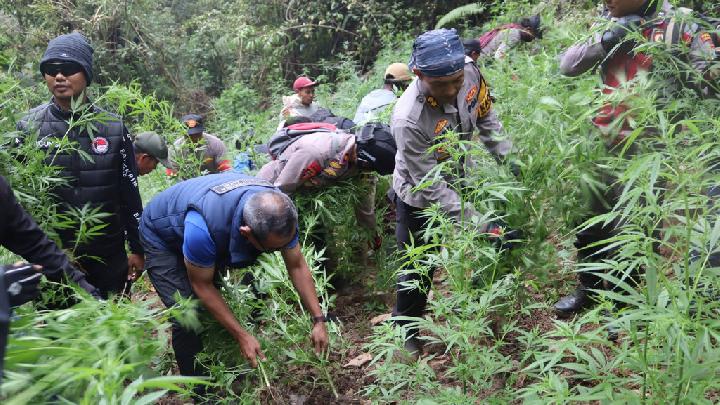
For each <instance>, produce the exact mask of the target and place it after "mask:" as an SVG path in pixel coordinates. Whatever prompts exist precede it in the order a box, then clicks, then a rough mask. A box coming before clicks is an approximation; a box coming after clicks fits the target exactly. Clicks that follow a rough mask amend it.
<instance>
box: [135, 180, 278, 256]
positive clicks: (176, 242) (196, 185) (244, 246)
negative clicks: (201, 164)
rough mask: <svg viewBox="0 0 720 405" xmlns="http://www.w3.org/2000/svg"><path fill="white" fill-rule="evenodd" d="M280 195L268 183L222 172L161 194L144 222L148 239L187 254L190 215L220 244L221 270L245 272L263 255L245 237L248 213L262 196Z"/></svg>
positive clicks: (145, 216) (175, 186) (157, 244)
mask: <svg viewBox="0 0 720 405" xmlns="http://www.w3.org/2000/svg"><path fill="white" fill-rule="evenodd" d="M265 190H277V189H276V188H275V187H273V186H272V184H270V183H268V182H267V181H265V180H261V179H256V178H254V177H250V176H247V175H244V174H240V173H232V172H226V173H218V174H210V175H207V176H202V177H196V178H193V179H190V180H186V181H183V182H181V183H178V184H176V185H174V186H172V187H170V188H168V189H167V190H165V191H163V192H161V193H160V194H158V195H157V196H155V198H153V199H152V201H150V203H149V204H148V205H147V206H146V207H145V210H144V211H143V215H142V219H141V220H140V233H141V234H142V237H143V239H145V240H146V241H147V242H149V243H150V244H152V245H155V246H164V248H165V249H167V250H168V251H171V252H175V253H177V254H182V244H183V237H184V232H185V214H186V213H187V212H188V210H190V209H193V210H195V211H197V212H199V213H200V215H202V217H203V218H204V219H205V223H206V224H207V226H208V230H209V231H210V236H211V237H212V239H213V242H215V248H216V261H215V264H216V266H218V267H224V266H226V265H230V266H232V267H243V266H247V265H250V264H252V263H253V262H254V261H255V258H256V257H257V256H258V255H259V254H260V253H261V252H259V251H258V250H257V249H255V247H254V246H253V245H252V244H251V243H250V242H249V241H248V240H247V239H245V237H243V236H242V235H241V234H240V226H242V224H243V219H242V218H243V208H244V206H245V203H246V202H247V200H248V198H249V197H250V196H251V195H253V194H255V193H257V192H260V191H265Z"/></svg>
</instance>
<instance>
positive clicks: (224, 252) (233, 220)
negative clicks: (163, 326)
mask: <svg viewBox="0 0 720 405" xmlns="http://www.w3.org/2000/svg"><path fill="white" fill-rule="evenodd" d="M297 226H298V219H297V211H296V210H295V206H294V205H293V203H292V201H291V200H290V198H289V197H288V196H287V195H285V194H283V193H282V192H280V191H279V190H278V189H276V188H275V187H273V186H272V184H270V183H268V182H266V181H265V180H261V179H256V178H253V177H249V176H246V175H243V174H239V173H230V172H229V173H221V174H214V175H208V176H203V177H197V178H194V179H191V180H187V181H184V182H181V183H178V184H176V185H174V186H172V187H170V188H169V189H167V190H165V191H163V192H162V193H160V194H158V195H157V196H155V198H153V199H152V201H150V203H149V204H148V205H147V207H146V208H145V212H144V213H143V216H142V219H141V221H140V232H141V236H142V242H143V245H144V246H145V249H146V259H147V260H146V270H147V272H148V276H149V277H150V281H151V282H152V284H153V286H155V290H156V291H157V293H158V295H159V296H160V299H161V300H162V302H163V303H164V304H165V305H166V306H167V307H171V306H173V305H175V299H176V298H175V296H176V294H179V296H180V297H183V298H187V297H196V298H198V299H199V300H200V302H201V303H202V304H203V306H204V307H205V308H206V309H207V310H208V311H209V312H210V314H212V315H213V317H215V319H217V321H218V322H219V323H220V324H221V325H222V326H223V327H224V328H225V329H227V331H228V332H229V333H230V334H231V335H232V337H233V338H234V339H235V340H236V341H237V343H238V345H239V346H240V351H241V352H242V354H243V356H245V358H246V359H247V361H248V362H249V363H250V364H251V365H252V366H253V367H256V366H257V358H258V357H259V358H260V359H264V356H263V353H262V350H261V348H260V343H259V342H258V341H257V339H255V337H253V336H252V335H250V333H248V332H247V331H246V330H245V329H243V327H242V326H241V325H240V322H238V320H237V319H236V318H235V316H234V315H233V313H232V312H231V311H230V308H229V307H228V305H227V303H226V302H225V301H224V300H223V298H222V295H221V294H220V291H219V290H218V288H217V287H216V286H215V283H214V279H215V277H216V276H217V272H218V271H221V270H223V269H224V268H225V267H232V268H242V267H247V266H250V265H252V264H253V263H255V261H256V259H257V257H258V256H259V255H260V254H262V253H267V252H274V251H280V253H281V254H282V257H283V260H284V261H285V266H286V268H287V271H288V273H289V275H290V279H291V280H292V283H293V285H294V286H295V288H296V290H297V292H298V294H299V295H300V298H301V300H302V302H303V305H304V306H305V308H306V309H307V310H308V312H310V314H311V316H312V322H313V327H312V332H311V335H310V338H311V340H312V342H313V344H314V347H315V350H316V352H317V353H321V352H323V351H325V350H326V349H327V345H328V335H327V330H326V328H325V324H324V322H325V317H324V316H323V314H322V312H321V309H320V304H319V303H318V299H317V295H316V290H315V284H314V282H313V279H312V275H311V273H310V269H309V268H308V265H307V263H306V262H305V258H304V257H303V255H302V253H301V252H300V246H299V244H298V235H297ZM172 346H173V350H174V351H175V357H176V359H177V362H178V367H179V368H180V372H181V373H182V374H183V375H204V374H205V370H204V369H202V367H199V366H198V365H197V364H195V359H196V356H197V354H198V353H199V352H200V351H201V350H202V341H201V339H200V336H199V335H198V334H197V333H196V332H195V331H193V330H191V329H188V328H184V327H183V326H181V325H180V324H179V323H178V322H177V321H174V322H173V326H172Z"/></svg>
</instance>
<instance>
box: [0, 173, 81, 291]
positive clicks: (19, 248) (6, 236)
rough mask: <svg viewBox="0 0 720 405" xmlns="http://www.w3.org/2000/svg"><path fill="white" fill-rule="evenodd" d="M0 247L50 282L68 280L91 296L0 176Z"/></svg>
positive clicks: (58, 249) (73, 270)
mask: <svg viewBox="0 0 720 405" xmlns="http://www.w3.org/2000/svg"><path fill="white" fill-rule="evenodd" d="M0 245H2V246H3V247H4V248H6V249H7V250H9V251H11V252H13V253H15V254H16V255H18V256H21V257H22V258H23V259H25V260H27V261H28V262H30V263H33V264H39V265H40V266H43V271H42V272H43V274H44V275H45V277H47V278H48V279H49V280H51V281H55V282H63V281H65V280H70V281H72V282H74V283H77V284H78V285H80V287H82V288H83V289H84V290H86V291H88V292H90V293H91V294H94V293H95V287H93V286H92V285H90V284H89V283H88V282H87V281H86V280H85V275H84V274H83V273H82V272H81V271H79V270H77V269H76V268H75V267H73V266H72V265H71V264H70V262H69V261H68V257H67V256H66V255H65V253H63V251H62V250H60V248H58V246H57V245H56V244H55V242H53V241H52V240H50V239H49V238H48V237H47V235H45V232H43V231H42V229H40V227H38V225H37V224H36V223H35V221H34V220H33V219H32V217H30V215H29V214H28V213H27V212H26V211H25V210H24V209H23V208H22V207H21V206H20V204H18V202H17V200H15V194H13V191H12V189H10V186H9V185H8V183H7V181H6V180H5V178H4V177H2V176H0Z"/></svg>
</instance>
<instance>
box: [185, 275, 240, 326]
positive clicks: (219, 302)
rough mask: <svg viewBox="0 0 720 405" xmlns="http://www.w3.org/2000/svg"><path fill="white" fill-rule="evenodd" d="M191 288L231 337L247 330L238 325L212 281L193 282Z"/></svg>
mask: <svg viewBox="0 0 720 405" xmlns="http://www.w3.org/2000/svg"><path fill="white" fill-rule="evenodd" d="M192 288H193V291H195V294H196V295H197V296H198V298H199V299H200V302H202V304H203V306H205V308H207V310H208V312H210V314H212V316H213V317H214V318H215V319H216V320H217V321H218V322H219V323H220V325H222V326H223V327H224V328H225V329H226V330H227V331H228V332H230V335H232V336H233V338H235V339H237V338H238V337H240V336H242V335H245V334H247V331H246V330H245V329H243V327H242V326H240V322H238V320H237V318H235V315H233V313H232V311H231V310H230V307H228V305H227V303H226V302H225V300H224V299H223V297H222V295H220V291H218V289H217V288H215V286H214V285H213V284H212V283H210V284H204V283H203V284H199V283H194V284H192Z"/></svg>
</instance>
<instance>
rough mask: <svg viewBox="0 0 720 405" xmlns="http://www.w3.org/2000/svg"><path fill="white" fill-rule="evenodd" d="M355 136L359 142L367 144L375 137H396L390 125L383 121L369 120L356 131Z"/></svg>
mask: <svg viewBox="0 0 720 405" xmlns="http://www.w3.org/2000/svg"><path fill="white" fill-rule="evenodd" d="M355 138H356V143H358V144H365V143H367V142H370V141H372V140H374V139H375V138H379V139H388V138H391V139H394V138H393V136H392V131H391V130H390V125H388V124H383V123H382V122H368V123H367V124H365V125H363V126H362V127H360V128H359V129H357V130H356V131H355Z"/></svg>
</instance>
